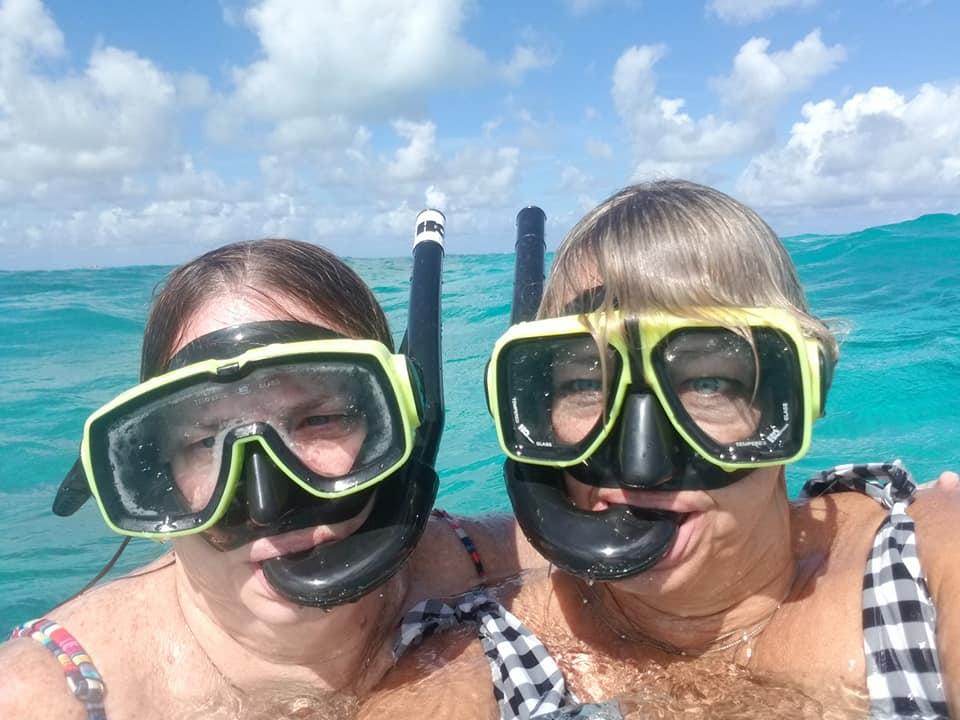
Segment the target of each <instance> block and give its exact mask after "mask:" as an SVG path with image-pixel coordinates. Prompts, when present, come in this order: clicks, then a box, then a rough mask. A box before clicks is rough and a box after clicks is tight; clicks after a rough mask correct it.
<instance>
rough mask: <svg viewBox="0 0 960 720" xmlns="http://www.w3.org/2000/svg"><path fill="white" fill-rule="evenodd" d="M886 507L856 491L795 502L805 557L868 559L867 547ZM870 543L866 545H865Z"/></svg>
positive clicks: (797, 540) (794, 526) (794, 515)
mask: <svg viewBox="0 0 960 720" xmlns="http://www.w3.org/2000/svg"><path fill="white" fill-rule="evenodd" d="M886 512H887V511H886V510H885V509H884V508H883V506H881V505H880V504H879V503H878V502H877V501H876V500H873V499H872V498H869V497H867V496H865V495H862V494H860V493H855V492H838V493H832V494H830V495H821V496H819V497H815V498H805V499H802V500H794V501H792V502H791V523H792V531H793V535H794V540H795V543H796V546H797V549H798V553H799V555H800V556H801V557H803V556H804V555H811V556H812V555H822V556H824V557H825V556H827V555H829V556H830V557H831V559H833V560H834V565H835V566H836V561H837V560H839V559H840V558H842V557H849V558H850V559H851V560H853V561H855V562H856V563H857V564H858V565H861V566H862V563H863V562H865V561H866V555H865V554H863V553H864V547H867V546H868V544H869V542H870V538H872V537H873V535H874V533H875V532H876V530H877V528H878V527H879V526H880V523H882V522H883V518H884V517H885V516H886ZM865 543H866V545H865Z"/></svg>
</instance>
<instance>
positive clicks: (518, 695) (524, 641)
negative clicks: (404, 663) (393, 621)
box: [394, 592, 576, 720]
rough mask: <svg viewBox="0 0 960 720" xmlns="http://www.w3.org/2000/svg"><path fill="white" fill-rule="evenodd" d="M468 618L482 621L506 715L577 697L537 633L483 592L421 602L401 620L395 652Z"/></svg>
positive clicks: (508, 718)
mask: <svg viewBox="0 0 960 720" xmlns="http://www.w3.org/2000/svg"><path fill="white" fill-rule="evenodd" d="M467 623H471V624H475V625H476V626H477V635H478V637H479V638H480V643H481V645H482V646H483V652H484V654H485V655H486V656H487V662H488V663H489V665H490V673H491V675H492V677H493V695H494V697H495V698H496V701H497V706H498V707H499V710H500V718H501V720H529V719H531V718H546V717H548V716H549V714H550V713H552V712H554V711H557V710H559V709H560V708H562V707H563V706H565V705H566V704H567V703H569V702H576V700H575V698H572V697H571V696H570V695H569V694H568V693H567V689H566V684H565V683H564V680H563V673H561V672H560V668H559V667H557V664H556V662H554V660H553V658H552V657H550V654H549V653H548V652H547V649H546V648H545V647H544V646H543V644H542V643H541V642H540V640H539V639H538V638H537V636H536V635H534V634H533V633H532V632H530V630H529V629H528V628H527V627H526V626H525V625H524V624H523V623H522V622H520V621H519V620H518V619H517V618H516V617H515V616H514V615H513V614H512V613H510V612H509V611H508V610H507V609H506V608H505V607H503V606H502V605H501V604H500V603H498V602H497V601H496V600H494V599H492V598H491V597H489V596H488V595H487V594H486V593H483V592H468V593H465V594H463V595H459V596H457V597H455V598H452V599H450V600H447V601H442V600H425V601H423V602H421V603H419V604H417V605H415V606H414V607H413V609H411V610H410V611H409V612H408V613H406V614H405V615H404V616H403V619H402V620H401V621H400V632H399V635H398V638H397V641H396V643H395V645H394V655H395V656H396V657H400V656H401V655H402V654H403V653H404V652H406V651H407V649H409V648H410V647H411V646H412V645H415V644H416V643H418V642H420V641H421V640H422V639H423V638H426V637H429V636H430V635H433V634H434V633H435V632H436V631H438V630H443V629H445V628H448V627H451V626H454V625H463V624H467ZM555 717H556V716H555Z"/></svg>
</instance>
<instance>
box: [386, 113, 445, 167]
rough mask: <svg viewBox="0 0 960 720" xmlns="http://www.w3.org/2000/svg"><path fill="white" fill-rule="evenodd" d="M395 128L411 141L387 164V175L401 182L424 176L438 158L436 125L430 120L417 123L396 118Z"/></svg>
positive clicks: (399, 133)
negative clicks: (435, 147) (435, 146)
mask: <svg viewBox="0 0 960 720" xmlns="http://www.w3.org/2000/svg"><path fill="white" fill-rule="evenodd" d="M393 129H394V130H395V131H396V132H397V134H398V135H400V136H402V137H404V138H406V139H407V140H408V141H409V142H408V143H407V145H405V146H404V147H401V148H400V149H398V150H397V151H396V153H395V154H394V157H393V160H391V161H390V162H389V163H388V164H387V175H388V176H389V177H390V178H391V179H392V180H399V181H401V182H403V181H407V180H419V179H421V178H424V177H425V176H426V174H427V171H428V169H429V168H430V167H431V166H432V164H433V163H434V161H435V160H436V152H435V150H434V142H435V139H436V130H437V128H436V126H435V125H434V124H433V123H432V122H429V121H428V122H421V123H415V122H409V121H407V120H396V121H394V123H393Z"/></svg>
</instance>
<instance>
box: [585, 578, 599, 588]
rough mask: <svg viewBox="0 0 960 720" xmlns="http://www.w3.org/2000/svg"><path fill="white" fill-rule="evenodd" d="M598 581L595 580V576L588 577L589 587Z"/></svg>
mask: <svg viewBox="0 0 960 720" xmlns="http://www.w3.org/2000/svg"><path fill="white" fill-rule="evenodd" d="M596 582H597V581H596V580H594V579H593V578H587V587H593V585H594V583H596Z"/></svg>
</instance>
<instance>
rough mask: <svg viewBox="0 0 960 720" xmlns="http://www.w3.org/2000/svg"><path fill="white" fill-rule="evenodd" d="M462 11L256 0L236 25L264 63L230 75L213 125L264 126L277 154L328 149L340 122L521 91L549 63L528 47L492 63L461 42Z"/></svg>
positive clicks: (454, 0)
mask: <svg viewBox="0 0 960 720" xmlns="http://www.w3.org/2000/svg"><path fill="white" fill-rule="evenodd" d="M468 8H469V2H468V0H411V2H404V3H396V2H392V1H391V0H352V1H351V2H344V3H317V2H312V1H311V0H260V2H257V3H256V4H254V5H253V6H252V7H251V8H249V9H248V10H247V11H246V13H245V16H244V19H245V22H246V24H247V25H248V26H249V28H250V29H251V30H252V31H253V32H254V33H255V34H256V36H257V39H258V41H259V43H260V51H261V54H262V57H261V58H260V59H258V60H256V61H255V62H253V63H251V64H250V65H247V66H243V67H235V68H233V71H232V76H233V80H234V83H235V92H234V94H233V95H232V96H231V97H230V98H229V100H228V102H227V103H226V104H225V105H224V106H223V107H222V108H220V109H219V110H218V112H217V113H215V114H214V115H213V117H212V119H211V125H212V127H213V128H215V129H216V131H217V133H218V136H219V137H222V138H232V137H239V136H242V135H241V133H242V130H243V123H244V121H246V120H251V121H253V122H254V123H256V122H266V123H269V124H275V125H276V127H277V129H276V131H275V132H274V139H275V141H277V142H279V143H280V144H281V145H285V146H292V145H293V144H294V143H299V144H300V145H301V146H306V145H316V144H318V143H319V144H331V143H335V142H337V141H338V138H337V137H336V136H335V135H331V134H330V129H331V125H334V126H336V125H337V124H338V123H339V122H340V121H341V120H344V119H346V121H347V122H359V121H362V120H381V119H383V118H385V117H392V116H397V115H408V114H411V112H412V113H413V114H417V111H419V110H420V109H422V107H423V106H425V105H426V104H427V101H428V99H429V97H430V95H431V94H434V93H436V92H438V91H442V90H446V89H450V88H463V87H469V86H474V85H477V84H482V83H486V82H494V81H497V80H498V79H499V80H503V81H507V82H513V83H515V82H519V81H520V80H521V79H522V78H523V76H524V75H526V74H527V73H528V72H530V71H532V70H536V69H539V68H543V67H546V66H548V65H549V64H551V63H552V62H553V55H552V54H551V53H550V52H549V51H547V50H545V49H543V48H535V47H532V46H529V45H521V46H518V47H516V48H515V49H514V50H513V53H512V55H511V57H510V59H509V60H507V61H506V62H503V63H497V62H495V61H493V60H491V59H490V58H488V57H487V55H486V54H485V53H484V52H483V51H482V50H481V49H479V48H478V47H476V46H474V45H473V44H471V43H470V42H469V41H468V40H467V39H466V38H465V37H464V35H463V32H462V26H463V24H464V21H465V19H466V15H467V12H468ZM331 118H335V121H334V122H332V123H331V120H330V119H331Z"/></svg>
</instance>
